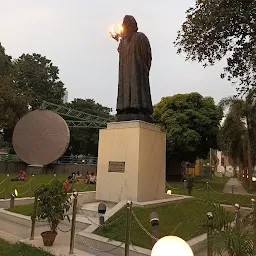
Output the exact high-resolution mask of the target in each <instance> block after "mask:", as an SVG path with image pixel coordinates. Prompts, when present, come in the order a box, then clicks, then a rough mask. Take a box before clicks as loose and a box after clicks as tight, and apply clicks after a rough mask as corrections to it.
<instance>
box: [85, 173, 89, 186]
mask: <svg viewBox="0 0 256 256" xmlns="http://www.w3.org/2000/svg"><path fill="white" fill-rule="evenodd" d="M89 182H90V174H89V172H87V173H86V175H85V184H89Z"/></svg>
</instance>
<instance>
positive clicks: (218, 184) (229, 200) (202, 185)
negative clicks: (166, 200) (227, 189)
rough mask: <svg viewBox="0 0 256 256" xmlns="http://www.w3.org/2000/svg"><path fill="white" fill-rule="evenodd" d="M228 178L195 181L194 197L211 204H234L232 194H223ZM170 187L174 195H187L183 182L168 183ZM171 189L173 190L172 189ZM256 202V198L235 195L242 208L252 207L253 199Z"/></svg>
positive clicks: (235, 201)
mask: <svg viewBox="0 0 256 256" xmlns="http://www.w3.org/2000/svg"><path fill="white" fill-rule="evenodd" d="M228 179H229V178H227V177H221V178H219V177H213V179H212V180H206V179H200V180H196V181H195V188H194V190H193V192H192V196H194V197H196V198H199V199H202V200H207V201H208V200H209V201H211V202H215V203H220V204H229V205H232V204H233V197H232V194H231V193H223V192H222V191H223V188H224V185H225V183H226V182H227V181H228ZM207 181H208V182H209V190H207ZM168 184H169V185H170V186H167V189H171V190H172V193H174V194H180V195H184V194H186V193H185V192H186V191H185V189H184V185H183V183H182V182H168ZM170 187H171V188H170ZM252 197H253V198H254V199H255V200H256V195H255V196H248V195H237V194H235V195H234V203H239V204H240V205H241V206H245V207H251V198H252Z"/></svg>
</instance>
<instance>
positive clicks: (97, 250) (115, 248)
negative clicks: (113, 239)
mask: <svg viewBox="0 0 256 256" xmlns="http://www.w3.org/2000/svg"><path fill="white" fill-rule="evenodd" d="M76 234H77V235H79V233H76ZM81 239H82V242H83V243H84V244H85V245H86V246H88V247H89V248H91V249H92V250H94V251H96V252H112V251H114V250H117V249H118V248H120V247H121V246H122V245H123V244H124V242H121V244H120V245H117V246H114V245H113V246H114V248H112V249H110V250H100V249H98V248H96V247H94V246H92V245H90V244H88V243H87V242H86V241H85V239H84V238H82V237H81Z"/></svg>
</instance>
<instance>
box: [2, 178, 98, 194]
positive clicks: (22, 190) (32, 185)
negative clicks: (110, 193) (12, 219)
mask: <svg viewBox="0 0 256 256" xmlns="http://www.w3.org/2000/svg"><path fill="white" fill-rule="evenodd" d="M67 176H68V175H67V174H57V176H56V177H57V178H58V179H61V180H63V181H64V180H66V179H67ZM14 177H16V175H11V176H10V177H9V178H8V179H7V181H5V182H3V183H1V182H2V181H3V180H4V179H5V178H6V175H5V174H0V198H4V197H5V196H6V197H7V198H10V195H11V193H12V192H13V191H14V189H17V190H18V193H19V197H29V196H33V194H34V191H35V190H36V189H37V188H39V187H40V186H41V185H43V184H48V183H50V182H51V181H52V180H53V178H54V176H53V175H52V174H46V175H35V176H34V180H32V176H28V179H27V181H25V182H23V181H16V182H15V181H10V180H11V178H14ZM74 188H75V189H76V190H77V191H80V192H83V191H94V190H95V188H96V186H95V185H89V184H75V185H74Z"/></svg>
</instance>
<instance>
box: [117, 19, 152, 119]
mask: <svg viewBox="0 0 256 256" xmlns="http://www.w3.org/2000/svg"><path fill="white" fill-rule="evenodd" d="M122 27H123V32H122V39H121V41H120V44H119V47H118V52H119V81H118V97H117V108H116V110H117V119H118V121H129V120H143V121H146V122H151V118H150V115H151V114H152V112H153V108H152V100H151V94H150V86H149V71H150V67H151V60H152V56H151V48H150V44H149V40H148V38H147V37H146V36H145V35H144V34H143V33H141V32H137V31H138V27H137V22H136V20H135V19H134V17H133V16H130V15H126V16H125V17H124V20H123V24H122Z"/></svg>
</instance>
